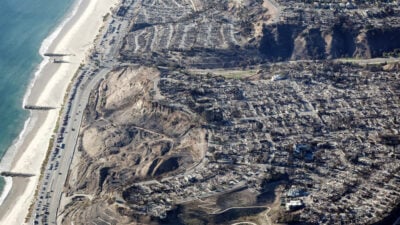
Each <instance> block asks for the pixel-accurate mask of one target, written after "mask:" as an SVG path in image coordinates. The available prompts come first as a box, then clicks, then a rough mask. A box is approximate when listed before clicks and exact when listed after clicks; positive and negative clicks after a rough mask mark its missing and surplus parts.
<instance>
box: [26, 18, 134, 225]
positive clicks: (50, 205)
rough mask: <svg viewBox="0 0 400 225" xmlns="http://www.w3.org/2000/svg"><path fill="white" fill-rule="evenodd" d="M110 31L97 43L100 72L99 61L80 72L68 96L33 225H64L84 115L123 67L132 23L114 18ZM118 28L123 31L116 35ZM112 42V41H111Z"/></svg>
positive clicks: (41, 187)
mask: <svg viewBox="0 0 400 225" xmlns="http://www.w3.org/2000/svg"><path fill="white" fill-rule="evenodd" d="M106 24H107V25H108V26H106V27H108V29H104V30H102V32H101V37H102V38H100V40H98V41H97V43H95V45H96V46H97V47H96V48H97V50H98V54H99V55H100V56H99V58H98V59H100V68H99V66H98V64H96V62H95V59H93V60H90V61H89V62H88V63H87V64H86V65H85V66H84V67H83V68H81V69H79V71H78V76H77V77H76V78H75V79H74V80H73V81H72V82H73V83H72V84H73V86H72V89H71V90H70V91H69V93H68V98H67V99H68V102H66V104H65V106H64V108H63V109H62V112H61V116H60V121H59V127H60V128H59V130H58V132H57V134H55V137H54V146H52V149H51V150H50V153H49V154H50V155H49V160H48V162H47V165H46V166H45V171H44V173H43V178H42V179H41V180H40V181H39V184H38V189H39V193H38V196H37V199H36V201H35V204H34V208H33V210H32V216H31V218H30V221H29V223H30V224H43V225H50V224H60V223H61V221H60V220H61V218H60V217H59V215H60V214H61V212H60V211H59V207H60V202H61V199H62V197H63V194H64V185H65V182H66V180H67V177H68V173H69V170H70V166H71V163H72V159H73V157H74V154H75V151H76V148H77V141H78V135H79V129H80V127H81V123H82V119H83V111H84V109H85V107H86V105H87V103H88V100H89V95H90V92H91V91H92V90H93V88H94V87H95V86H96V85H97V84H98V83H99V82H100V81H101V80H102V79H104V78H105V77H106V75H107V74H108V73H109V72H110V71H111V69H112V68H113V66H116V65H118V66H121V65H120V64H118V63H117V62H116V61H115V58H116V55H117V54H118V50H119V48H120V47H121V45H122V41H123V37H124V36H125V35H126V34H127V32H129V29H128V27H129V21H126V20H124V19H123V18H117V17H114V16H112V17H110V18H109V19H108V21H107V22H106ZM115 27H119V28H120V29H119V30H117V31H115V30H116V29H115ZM111 40H112V41H111Z"/></svg>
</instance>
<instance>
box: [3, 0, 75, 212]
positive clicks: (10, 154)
mask: <svg viewBox="0 0 400 225" xmlns="http://www.w3.org/2000/svg"><path fill="white" fill-rule="evenodd" d="M82 2H83V0H76V1H75V2H74V3H73V6H72V10H69V12H68V13H67V14H66V16H64V18H63V19H62V22H61V23H60V24H59V25H58V26H57V27H56V28H55V29H54V30H53V31H52V32H51V34H50V35H49V36H47V37H46V38H45V39H44V40H43V42H42V43H41V46H40V49H39V54H40V55H41V56H42V58H43V60H42V62H41V63H40V64H39V66H38V67H37V68H36V70H35V72H34V76H33V77H32V79H31V81H30V83H29V85H28V88H27V90H26V92H25V95H24V97H23V100H22V107H24V106H25V105H26V104H27V101H28V98H29V96H30V94H31V92H32V88H33V86H34V84H35V82H36V80H37V78H38V77H39V76H40V74H41V72H42V70H43V68H44V67H45V65H46V64H47V63H49V62H50V59H49V57H44V54H45V53H46V52H47V51H48V50H49V48H50V46H51V45H52V44H53V42H54V41H55V40H56V39H57V37H58V36H59V34H60V33H61V31H62V30H63V28H64V27H65V26H66V25H67V24H68V22H70V21H71V19H72V18H73V17H74V16H75V15H76V13H77V12H78V9H79V6H80V5H81V4H82ZM32 118H33V119H32ZM36 121H37V118H34V117H32V113H31V114H30V115H29V117H28V119H27V120H26V121H25V123H24V128H23V129H22V131H21V133H20V134H19V136H18V138H17V139H16V140H14V142H13V143H12V145H11V146H10V147H9V148H8V149H7V151H6V153H5V155H4V156H3V157H2V158H1V161H0V171H7V170H10V169H11V166H12V162H13V160H14V158H15V155H16V153H17V149H19V148H20V147H21V146H22V143H23V140H24V139H25V138H26V136H27V134H28V133H29V132H30V131H31V130H32V129H33V127H34V125H35V123H36ZM4 180H5V186H4V189H3V191H2V193H1V194H0V205H1V204H2V203H3V201H4V199H5V198H6V197H7V195H8V193H9V192H10V190H11V188H12V178H10V177H4Z"/></svg>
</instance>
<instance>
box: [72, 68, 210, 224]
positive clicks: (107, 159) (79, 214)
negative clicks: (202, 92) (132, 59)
mask: <svg viewBox="0 0 400 225" xmlns="http://www.w3.org/2000/svg"><path fill="white" fill-rule="evenodd" d="M159 79H160V78H159V72H158V71H157V70H155V69H149V68H135V69H132V68H123V69H120V70H116V71H114V72H112V73H111V74H110V75H109V77H108V79H106V80H103V81H102V82H100V84H99V85H98V86H97V88H96V89H95V90H94V91H93V92H92V94H91V96H90V100H89V105H88V106H87V108H86V110H85V115H84V123H83V125H82V127H81V134H80V139H79V152H78V155H77V156H76V157H78V159H76V160H75V162H76V164H75V165H74V168H73V170H72V173H71V175H70V178H69V187H68V190H67V192H68V194H67V195H69V196H70V199H71V200H72V201H71V203H69V205H67V206H66V211H65V216H64V220H65V221H64V224H70V221H75V224H85V222H84V221H94V222H96V221H97V220H98V217H105V218H110V220H111V221H114V222H115V223H114V224H125V223H126V224H128V223H130V222H131V220H132V219H133V218H132V217H131V216H132V215H130V213H129V209H127V211H126V212H125V211H124V210H125V208H121V207H109V204H110V203H111V202H115V201H117V203H118V202H121V201H123V199H122V198H123V197H124V196H123V193H124V192H125V191H126V189H128V188H131V185H132V184H133V183H137V182H139V183H140V182H144V183H146V180H149V179H154V178H156V179H161V177H164V178H165V177H168V176H172V175H173V174H176V173H180V172H183V169H185V168H189V167H191V166H193V165H194V164H196V163H198V162H199V160H200V159H201V158H202V157H204V156H203V154H204V152H205V151H206V149H205V145H204V142H205V140H206V131H205V130H204V129H203V128H201V119H200V118H199V117H198V116H196V115H194V114H192V113H190V112H188V111H186V110H185V108H183V107H182V106H179V105H173V104H167V103H166V101H165V100H164V97H163V96H162V95H160V92H159V90H158V81H159ZM149 183H151V181H150V182H149ZM89 201H90V202H91V203H90V204H88V202H89ZM79 222H81V223H79Z"/></svg>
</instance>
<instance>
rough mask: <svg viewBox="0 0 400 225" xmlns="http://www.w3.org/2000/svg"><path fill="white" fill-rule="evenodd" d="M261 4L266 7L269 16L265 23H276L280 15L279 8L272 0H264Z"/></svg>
mask: <svg viewBox="0 0 400 225" xmlns="http://www.w3.org/2000/svg"><path fill="white" fill-rule="evenodd" d="M263 6H264V7H265V8H267V9H268V14H269V15H270V16H271V18H270V19H269V20H268V21H267V24H271V23H277V22H278V21H279V17H280V15H281V9H280V7H279V5H278V3H276V2H275V1H274V0H264V3H263Z"/></svg>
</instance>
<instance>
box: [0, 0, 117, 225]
mask: <svg viewBox="0 0 400 225" xmlns="http://www.w3.org/2000/svg"><path fill="white" fill-rule="evenodd" d="M117 2H118V1H117V0H112V1H104V0H89V1H83V0H76V1H75V2H74V3H73V4H72V6H71V9H70V10H68V12H67V13H66V16H64V18H63V19H62V20H61V21H60V24H59V25H57V26H56V28H55V29H54V30H53V31H52V32H51V33H50V35H49V36H48V37H46V39H44V40H43V42H42V44H41V47H40V51H39V53H40V55H42V56H43V54H44V53H45V52H46V51H47V52H57V53H68V54H73V56H65V57H64V60H66V61H68V63H60V64H57V63H52V62H51V60H50V58H48V57H43V60H42V62H41V63H40V64H39V65H38V67H37V69H36V70H35V71H34V76H33V77H32V79H31V82H30V84H29V85H28V88H27V90H26V93H25V95H24V98H23V105H22V106H24V105H25V104H37V105H52V106H55V107H57V109H55V110H51V111H45V112H43V111H31V112H30V115H29V117H28V119H27V120H26V121H25V125H24V128H23V130H22V131H21V133H20V135H19V136H18V138H17V139H16V140H15V141H14V142H13V144H12V146H11V147H10V148H9V149H8V150H7V152H6V154H5V155H4V157H3V158H2V162H1V169H3V170H6V169H7V170H10V171H12V172H20V173H26V172H29V173H34V174H36V176H34V177H31V178H10V179H8V178H6V179H7V183H6V186H7V188H8V189H9V191H8V193H7V190H6V186H5V188H4V192H3V194H2V197H0V200H1V198H3V199H4V201H3V202H2V203H1V202H0V203H1V205H0V224H11V225H12V224H24V220H25V216H26V215H27V213H28V208H29V206H30V205H31V202H32V200H33V196H34V193H35V190H36V187H37V184H38V182H39V176H40V172H41V171H40V168H41V166H42V163H43V161H44V158H45V155H46V153H47V149H48V145H49V141H50V139H51V137H52V136H53V135H54V128H55V127H56V121H57V119H58V115H59V112H60V109H61V105H62V104H63V99H64V95H65V93H66V89H67V86H68V85H69V84H70V82H71V81H72V78H73V75H74V74H75V72H76V71H77V70H78V69H79V66H80V64H81V63H82V62H84V61H85V60H86V59H87V53H89V52H90V50H91V49H92V46H93V42H94V39H95V37H96V35H97V34H98V32H99V29H100V28H101V26H102V25H103V20H102V17H103V16H104V15H105V14H106V13H108V12H110V9H111V8H113V7H114V6H115V5H116V3H117ZM78 34H79V35H78ZM7 160H8V161H7ZM9 180H12V182H11V183H10V182H9ZM13 184H15V185H13ZM22 215H23V216H22Z"/></svg>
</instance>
